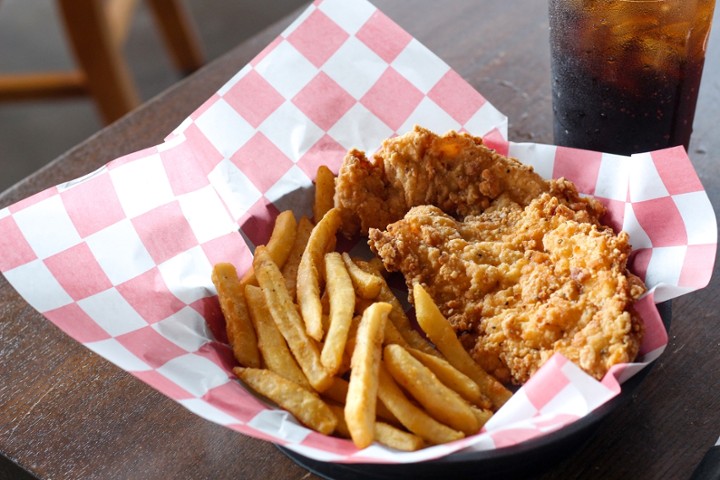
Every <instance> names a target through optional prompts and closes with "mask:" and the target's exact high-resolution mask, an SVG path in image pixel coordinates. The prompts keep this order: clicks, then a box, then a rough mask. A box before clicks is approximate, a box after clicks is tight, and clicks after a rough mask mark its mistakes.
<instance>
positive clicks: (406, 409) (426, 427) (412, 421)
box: [378, 365, 465, 444]
mask: <svg viewBox="0 0 720 480" xmlns="http://www.w3.org/2000/svg"><path fill="white" fill-rule="evenodd" d="M378 398H379V399H380V400H381V401H382V402H383V403H384V404H385V406H386V407H387V408H388V410H390V411H391V412H392V413H393V415H395V416H396V417H397V419H398V420H399V421H400V423H401V424H402V425H403V426H404V427H405V428H407V429H408V430H410V431H411V432H412V433H414V434H415V435H418V436H419V437H421V438H422V439H424V440H426V441H427V442H429V443H432V444H440V443H448V442H452V441H454V440H459V439H461V438H463V437H464V436H465V434H463V433H462V432H459V431H457V430H453V429H452V428H450V427H448V426H446V425H443V424H442V423H440V422H438V421H437V420H435V419H434V418H432V417H431V416H430V415H428V414H427V413H425V411H424V410H421V409H420V408H418V407H417V406H416V405H415V404H414V403H413V402H411V401H410V400H408V398H407V397H406V396H405V394H404V393H403V392H402V390H401V389H400V387H399V386H398V385H397V384H396V383H395V381H394V380H393V378H392V376H391V375H390V373H388V371H387V370H386V369H385V368H384V366H383V365H380V370H379V373H378Z"/></svg>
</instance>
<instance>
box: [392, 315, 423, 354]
mask: <svg viewBox="0 0 720 480" xmlns="http://www.w3.org/2000/svg"><path fill="white" fill-rule="evenodd" d="M384 342H385V344H386V345H391V344H397V345H402V346H403V347H405V348H412V347H411V346H410V344H409V343H408V342H407V340H405V338H404V337H403V336H402V334H401V333H400V330H398V329H397V327H396V326H395V324H394V323H393V322H387V323H386V324H385V340H384ZM423 353H424V352H423ZM428 355H429V354H428Z"/></svg>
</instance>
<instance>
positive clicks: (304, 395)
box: [233, 367, 337, 435]
mask: <svg viewBox="0 0 720 480" xmlns="http://www.w3.org/2000/svg"><path fill="white" fill-rule="evenodd" d="M233 373H235V375H237V376H238V378H240V379H241V380H242V381H243V382H245V383H246V384H247V385H248V386H249V387H250V388H252V389H253V390H255V391H256V392H257V393H259V394H260V395H262V396H264V397H267V398H269V399H270V400H272V401H273V402H275V403H276V404H278V406H280V407H281V408H283V409H285V410H287V411H288V412H290V413H292V414H293V415H294V416H295V418H297V419H298V421H300V422H301V423H302V424H303V425H306V426H307V427H310V428H312V429H313V430H315V431H318V432H320V433H324V434H326V435H330V434H331V433H332V432H333V431H334V430H335V426H336V425H337V418H336V417H335V414H333V412H332V410H330V407H328V406H327V404H326V403H325V402H323V401H322V399H320V397H319V396H318V395H317V394H316V393H314V392H312V391H310V390H308V389H306V388H303V387H301V386H300V385H298V384H297V383H295V382H293V381H291V380H288V379H287V378H285V377H283V376H281V375H278V374H277V373H275V372H272V371H270V370H266V369H260V368H240V367H235V368H234V369H233Z"/></svg>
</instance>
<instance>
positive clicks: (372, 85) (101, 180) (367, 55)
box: [0, 0, 717, 462]
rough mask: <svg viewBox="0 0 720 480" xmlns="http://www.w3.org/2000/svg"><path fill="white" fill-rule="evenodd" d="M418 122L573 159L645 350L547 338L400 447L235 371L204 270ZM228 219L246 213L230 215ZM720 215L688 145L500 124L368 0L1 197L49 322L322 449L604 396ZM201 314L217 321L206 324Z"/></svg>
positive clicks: (155, 382) (14, 272) (509, 440)
mask: <svg viewBox="0 0 720 480" xmlns="http://www.w3.org/2000/svg"><path fill="white" fill-rule="evenodd" d="M414 124H420V125H423V126H425V127H427V128H430V129H432V130H434V131H437V132H444V131H447V130H449V129H456V130H465V131H468V132H471V133H472V134H475V135H480V136H484V138H485V141H486V142H487V143H488V144H489V145H491V146H493V147H494V148H496V149H498V150H499V151H502V152H503V153H507V154H510V155H512V156H515V157H518V158H519V159H521V160H522V161H523V162H526V163H529V164H532V165H534V166H535V168H536V169H537V171H538V172H540V173H541V174H542V175H544V176H545V177H547V178H549V177H558V176H565V177H567V178H570V179H571V180H573V181H575V182H576V183H577V185H578V186H579V188H580V190H581V191H582V192H584V193H587V194H591V195H595V196H596V197H598V198H599V199H601V200H602V201H603V202H604V203H605V204H606V205H607V206H608V209H609V216H608V221H609V222H610V224H611V225H613V226H614V227H616V228H617V229H620V228H622V229H624V230H626V231H628V232H629V233H630V235H631V241H632V244H633V246H634V253H633V257H632V262H631V264H632V265H631V266H632V269H633V270H634V271H635V272H636V273H638V274H640V275H641V276H642V277H643V278H644V279H645V281H646V282H647V284H648V285H649V286H650V287H651V290H650V292H649V293H648V295H647V296H645V297H644V298H643V299H642V300H641V301H640V302H639V303H638V310H639V311H640V313H641V315H642V317H643V320H644V321H645V323H646V326H647V334H646V336H645V341H644V343H643V346H642V352H641V357H640V361H639V362H640V363H638V364H632V365H621V366H618V367H616V368H614V369H613V371H612V372H611V373H610V374H608V375H607V376H606V378H605V379H604V380H603V381H602V382H597V381H595V380H593V379H592V378H590V377H589V376H587V375H586V374H584V373H583V372H581V371H580V370H579V369H578V368H577V367H576V366H575V365H574V364H572V363H571V362H568V361H567V360H565V359H564V357H562V356H559V355H556V356H555V357H553V358H552V359H551V360H550V361H549V362H548V363H547V364H546V365H545V367H543V368H542V369H541V370H540V371H539V372H538V374H537V375H535V376H534V377H533V378H532V379H531V380H530V381H529V382H528V383H527V384H526V385H525V386H524V387H523V388H522V389H520V390H519V391H518V392H517V393H516V394H515V395H514V396H513V398H512V399H511V400H510V402H509V403H508V404H507V405H506V406H504V407H503V408H502V409H501V410H500V411H499V412H498V413H497V414H496V415H495V416H494V417H493V418H492V419H491V420H490V422H489V423H488V424H487V425H486V427H485V428H484V430H483V432H482V433H481V434H478V435H475V436H473V437H469V438H467V439H464V440H461V441H458V442H455V443H453V444H449V445H442V446H435V447H432V448H428V449H424V450H421V451H419V452H414V453H398V452H394V451H391V450H389V449H386V448H384V447H381V446H378V445H373V446H371V447H369V448H367V449H364V450H362V451H357V450H356V449H355V448H354V447H353V445H352V443H351V442H349V441H347V440H342V439H337V438H333V437H328V436H323V435H320V434H317V433H314V432H311V431H309V430H308V429H306V428H305V427H302V426H300V425H298V424H297V422H296V421H295V420H294V419H293V418H292V417H291V416H290V415H288V414H287V413H285V412H282V411H278V410H276V409H274V408H272V407H271V406H268V404H266V403H264V402H263V401H261V400H260V399H258V398H257V397H256V396H254V395H253V394H251V393H249V392H247V391H246V390H244V388H243V387H242V386H241V384H240V383H239V382H238V381H236V380H235V379H234V378H233V375H232V373H231V367H232V366H233V359H232V354H231V352H230V350H229V348H228V347H227V345H226V344H225V343H224V341H225V338H224V336H223V334H222V328H221V326H222V316H221V314H220V311H219V308H218V304H217V298H216V297H215V291H214V288H213V286H212V283H211V281H210V272H211V267H212V265H213V264H214V263H216V262H221V261H232V262H234V263H235V264H236V265H237V267H238V269H239V270H240V271H243V270H244V269H246V268H247V267H248V266H249V265H250V262H251V251H252V247H253V245H255V244H259V243H264V242H265V241H266V239H267V238H268V235H269V232H270V229H271V226H272V221H273V219H274V217H275V215H276V214H277V213H278V212H279V211H281V210H284V209H288V208H291V209H293V210H294V211H295V213H296V214H297V215H298V216H299V215H303V214H306V215H309V214H310V204H311V191H312V189H311V187H312V179H313V177H314V174H315V171H316V168H317V166H318V165H320V164H327V165H329V166H330V167H331V168H332V169H334V170H335V171H337V169H338V167H339V165H340V163H341V161H342V157H343V155H344V152H345V151H346V150H347V149H349V148H351V147H357V148H360V149H364V150H367V151H369V152H372V151H374V150H375V149H376V148H377V147H378V146H379V144H380V142H381V140H382V139H384V138H386V137H389V136H392V135H394V134H398V133H404V132H405V131H408V130H410V129H411V128H412V126H413V125H414ZM238 229H239V230H240V231H238ZM716 243H717V239H716V223H715V216H714V213H713V209H712V207H711V205H710V202H709V200H708V197H707V196H706V194H705V192H704V190H703V187H702V185H701V184H700V181H699V180H698V177H697V175H696V174H695V172H694V170H693V168H692V165H691V164H690V162H689V160H688V158H687V156H686V154H685V152H684V150H683V149H681V148H675V149H669V150H663V151H657V152H652V153H646V154H642V155H635V156H633V158H627V157H620V156H616V155H607V154H601V153H595V152H585V151H577V150H571V149H567V148H557V147H554V146H548V145H538V144H515V143H509V142H508V141H507V119H506V118H505V117H504V116H503V115H502V114H501V113H500V112H498V111H497V110H496V109H495V108H494V107H493V106H492V105H491V104H490V103H488V102H487V101H486V100H485V98H484V97H483V96H482V95H481V94H479V93H478V92H476V91H475V90H474V89H473V88H472V87H471V86H470V85H469V84H468V83H466V82H465V81H464V80H463V79H462V78H461V77H460V76H459V75H458V74H457V73H456V72H455V71H453V70H452V69H451V68H450V67H449V66H448V65H447V64H445V63H444V62H443V61H442V60H440V59H439V58H438V57H436V56H435V55H433V54H432V53H431V52H430V51H429V50H428V49H427V48H426V47H424V46H423V45H422V44H421V43H419V42H418V41H417V40H415V39H414V38H412V37H411V36H410V35H409V34H408V33H406V32H405V31H403V30H402V29H401V28H400V27H398V26H397V25H396V24H395V23H394V22H392V21H391V20H390V19H389V18H388V17H387V16H385V15H384V14H383V13H382V12H380V11H378V10H377V9H376V8H375V7H374V6H372V5H371V4H369V3H366V2H364V1H353V2H343V1H341V0H332V1H331V0H327V1H324V2H318V3H315V4H313V5H312V6H310V7H309V8H308V9H307V10H306V11H305V12H304V13H303V14H302V15H301V16H300V17H299V18H298V19H297V20H296V21H295V22H294V23H293V24H292V25H291V26H290V27H289V28H288V29H287V30H286V31H285V32H283V33H282V34H281V35H280V36H279V37H278V38H277V39H276V40H275V41H274V42H272V43H271V44H270V45H269V46H268V47H267V48H266V49H265V50H264V51H263V52H262V53H261V54H260V55H258V57H257V58H255V59H254V60H253V61H252V62H251V63H250V64H249V65H247V66H246V67H244V68H243V69H242V70H240V71H239V72H238V73H237V74H236V75H234V76H233V77H232V78H231V79H230V80H229V81H228V82H227V83H226V84H225V85H224V86H223V87H222V88H221V89H220V90H219V91H218V92H217V93H216V94H215V95H213V96H212V97H211V98H210V99H208V100H207V101H206V102H205V103H204V104H203V105H202V106H201V107H200V108H198V109H197V111H195V112H194V113H193V114H192V115H191V116H190V117H189V118H188V119H186V120H185V121H184V122H183V123H182V124H181V125H180V126H178V128H177V129H176V130H175V131H173V132H171V133H170V135H169V136H168V137H167V139H166V141H165V142H164V143H162V144H161V145H158V146H156V147H153V148H149V149H146V150H143V151H140V152H137V153H135V154H132V155H128V156H126V157H122V158H119V159H117V160H115V161H113V162H110V163H109V164H107V165H106V166H104V167H102V168H101V169H99V170H97V171H95V172H93V173H91V174H89V175H87V176H86V177H84V178H80V179H77V180H75V181H71V182H68V183H65V184H62V185H58V186H56V187H54V188H50V189H48V190H46V191H44V192H41V193H39V194H37V195H35V196H32V197H30V198H28V199H25V200H23V201H21V202H19V203H17V204H14V205H12V206H10V207H8V208H5V209H3V210H0V251H2V252H3V254H2V257H0V270H2V271H3V273H4V275H5V277H6V278H7V280H8V281H9V282H10V283H11V284H12V285H13V286H14V288H15V289H16V290H17V291H18V292H19V293H20V294H21V295H22V296H23V297H24V298H25V299H26V300H27V301H28V302H29V304H30V305H32V306H33V307H34V308H36V309H37V310H38V311H40V312H41V313H42V314H43V315H44V316H46V317H47V318H48V319H49V320H50V321H51V322H53V323H54V324H55V325H57V326H58V327H59V328H61V329H62V330H63V331H65V332H66V333H68V334H69V335H70V336H72V337H73V338H75V339H76V340H77V341H79V342H81V343H82V344H84V345H85V346H87V347H88V348H89V349H91V350H93V351H94V352H96V353H98V354H100V355H102V356H103V357H105V358H107V359H108V360H110V361H111V362H113V363H114V364H116V365H118V366H119V367H120V368H123V369H125V370H126V371H128V372H130V373H132V374H133V375H135V376H136V377H137V378H139V379H141V380H143V381H145V382H147V383H148V384H149V385H151V386H153V387H154V388H156V389H157V390H159V391H160V392H162V393H163V394H165V395H167V396H169V397H170V398H172V399H174V400H176V401H177V402H178V403H180V404H182V405H183V406H185V407H186V408H188V409H189V410H191V411H193V412H195V413H196V414H198V415H200V416H202V417H204V418H206V419H208V420H211V421H213V422H217V423H219V424H221V425H225V426H227V427H228V428H231V429H234V430H237V431H239V432H242V433H244V434H247V435H251V436H254V437H258V438H263V439H267V440H270V441H273V442H276V443H278V444H281V445H284V446H285V447H287V448H289V449H292V450H295V451H297V452H299V453H301V454H303V455H306V456H308V457H310V458H313V459H317V460H327V461H338V462H414V461H421V460H427V459H431V458H436V457H439V456H442V455H447V454H449V453H452V452H453V451H457V450H459V449H463V448H472V449H492V448H497V447H502V446H507V445H513V444H516V443H518V442H521V441H523V440H525V439H529V438H533V437H535V436H537V435H541V434H543V433H546V432H549V431H553V430H556V429H558V428H561V427H563V426H565V425H567V424H569V423H571V422H573V421H575V420H576V419H578V418H581V417H583V416H584V415H587V414H588V413H589V412H590V411H592V410H593V409H594V408H596V407H597V406H599V405H601V404H602V403H604V402H606V401H607V400H609V399H610V398H612V397H613V396H614V395H616V394H617V393H618V392H619V390H620V386H619V384H618V381H617V380H616V378H617V379H620V380H623V379H624V378H626V377H628V376H629V375H631V374H632V373H633V372H635V371H637V370H638V369H639V368H641V367H642V366H644V365H645V364H647V363H648V362H650V361H652V360H653V359H655V358H656V357H657V356H658V355H659V354H660V352H662V350H663V348H664V347H665V345H666V344H667V334H666V332H665V329H664V328H663V326H662V324H661V322H660V318H659V315H658V312H657V309H656V308H655V305H654V303H653V302H660V301H663V300H667V299H670V298H673V297H676V296H678V295H681V294H684V293H687V292H690V291H693V290H695V289H698V288H702V287H703V286H705V285H706V284H707V283H708V281H709V277H710V275H711V271H712V265H713V262H714V258H715V251H716ZM213 332H214V333H215V335H213Z"/></svg>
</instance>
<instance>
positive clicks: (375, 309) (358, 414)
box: [345, 302, 392, 448]
mask: <svg viewBox="0 0 720 480" xmlns="http://www.w3.org/2000/svg"><path fill="white" fill-rule="evenodd" d="M391 309H392V307H391V306H390V305H389V304H387V303H380V302H378V303H374V304H373V305H370V307H368V308H367V310H365V313H363V317H362V320H360V326H359V327H358V333H357V337H356V339H357V340H356V344H355V351H354V352H353V356H352V363H351V370H350V382H349V386H348V394H347V398H346V401H345V422H347V425H348V430H350V436H351V437H352V440H353V443H354V444H355V446H356V447H358V448H365V447H367V446H369V445H370V444H371V443H372V441H373V438H374V437H375V412H376V404H377V390H378V369H379V368H380V357H381V349H382V340H383V332H384V331H385V322H386V321H387V316H388V313H390V310H391Z"/></svg>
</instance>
